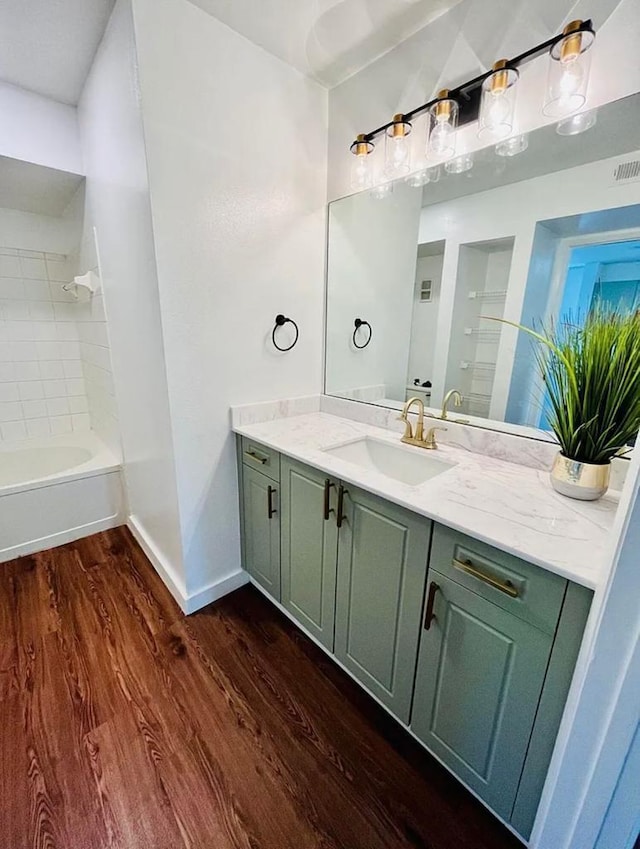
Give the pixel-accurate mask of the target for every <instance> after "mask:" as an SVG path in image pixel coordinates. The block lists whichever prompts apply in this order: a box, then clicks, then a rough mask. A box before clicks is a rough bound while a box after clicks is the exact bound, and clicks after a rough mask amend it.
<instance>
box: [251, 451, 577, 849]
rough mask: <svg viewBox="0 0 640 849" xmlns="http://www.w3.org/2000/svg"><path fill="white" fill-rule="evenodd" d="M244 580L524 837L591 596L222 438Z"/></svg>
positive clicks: (274, 455) (320, 475)
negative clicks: (228, 445) (229, 449)
mask: <svg viewBox="0 0 640 849" xmlns="http://www.w3.org/2000/svg"><path fill="white" fill-rule="evenodd" d="M238 468H239V470H240V484H241V498H240V507H241V526H242V552H243V563H244V567H245V569H246V570H247V571H248V572H249V574H250V575H251V577H252V579H253V580H254V581H255V582H256V584H258V585H259V586H260V587H261V588H262V589H264V590H265V591H266V592H267V593H268V594H269V595H270V596H271V597H273V598H274V599H276V600H278V601H279V602H280V603H281V605H282V606H283V608H284V609H285V610H286V611H287V612H288V613H289V614H290V615H291V617H292V618H293V619H294V620H295V621H297V622H298V623H299V624H300V625H301V626H302V627H304V628H305V629H306V631H307V632H308V633H309V634H311V635H312V636H313V637H315V638H316V639H317V640H318V641H319V642H320V644H321V645H323V646H324V647H325V648H326V649H327V650H328V651H329V652H330V653H332V654H333V655H334V656H335V657H336V658H337V659H338V660H339V661H340V662H341V663H342V665H343V666H344V667H345V668H346V669H347V670H348V671H349V672H350V673H351V674H352V675H353V677H354V678H355V679H356V680H358V681H359V682H360V683H361V684H362V685H363V686H364V687H365V688H366V689H367V690H368V691H369V692H370V693H372V694H373V695H374V696H375V697H376V698H378V699H379V701H380V702H382V704H384V705H385V706H386V707H387V708H388V709H389V711H390V712H391V713H392V714H393V715H394V716H396V717H397V718H398V719H399V720H400V721H401V722H402V723H403V724H404V725H405V726H408V727H409V728H410V729H411V731H412V732H413V733H414V734H415V736H416V737H417V738H418V739H419V740H421V741H422V743H423V744H424V745H425V747H426V748H427V749H428V750H429V751H430V752H431V753H432V754H434V755H435V756H436V757H438V758H439V759H440V760H441V761H442V762H443V763H444V764H445V765H446V766H448V767H449V769H450V770H451V771H452V772H453V773H454V774H456V775H457V776H458V777H459V778H460V779H461V780H462V781H464V783H465V784H466V785H467V786H468V787H470V788H471V789H472V790H473V791H474V792H475V793H476V794H477V795H478V796H479V797H480V798H481V799H483V800H484V801H485V802H486V803H487V805H488V806H489V807H490V808H491V809H492V810H494V811H495V812H496V813H497V814H499V815H500V816H501V817H502V818H503V819H504V820H505V821H506V822H508V823H510V824H511V825H512V827H513V828H514V829H515V830H516V831H517V832H518V834H520V835H522V836H523V837H524V838H525V839H526V838H528V837H529V834H530V833H531V828H532V826H533V821H534V818H535V814H536V810H537V807H538V803H539V800H540V795H541V793H542V787H543V784H544V781H545V777H546V774H547V770H548V767H549V761H550V759H551V754H552V751H553V747H554V742H555V738H556V735H557V732H558V728H559V725H560V720H561V718H562V713H563V710H564V705H565V702H566V698H567V693H568V690H569V686H570V683H571V678H572V675H573V670H574V667H575V662H576V658H577V655H578V651H579V649H580V644H581V641H582V634H583V631H584V626H585V623H586V619H587V616H588V613H589V609H590V605H591V599H592V596H593V593H592V592H591V590H588V589H585V588H584V587H580V586H578V585H576V584H572V583H571V582H569V581H567V580H566V579H564V578H562V577H560V576H558V575H555V574H553V573H551V572H549V571H547V570H545V569H541V568H539V567H537V566H534V565H532V564H530V563H526V562H524V561H522V560H520V559H519V558H517V557H514V556H513V555H510V554H507V553H505V552H503V551H500V550H498V549H496V548H493V547H492V546H490V545H487V544H486V543H483V542H479V541H478V540H476V539H474V538H472V537H469V536H466V535H465V534H462V533H459V532H458V531H453V530H451V529H449V528H446V527H444V526H442V525H437V524H433V523H432V522H431V521H430V520H429V519H426V518H424V517H422V516H419V515H417V514H415V513H412V512H411V511H409V510H406V509H404V508H402V507H399V506H398V505H395V504H392V503H391V502H389V501H386V500H385V499H383V498H379V497H378V496H374V495H372V494H371V493H369V492H365V491H363V490H361V489H358V488H357V487H353V486H350V485H348V484H345V483H344V482H342V481H340V480H337V479H334V478H331V477H329V476H327V475H326V474H325V473H324V472H321V471H319V470H318V469H315V468H313V467H311V466H307V465H304V464H302V463H300V462H298V461H296V460H292V459H290V458H288V457H286V456H285V455H280V454H278V452H274V451H272V450H271V449H269V448H267V447H266V446H263V445H260V444H259V443H255V442H251V441H249V440H247V439H246V438H244V437H243V438H242V439H239V440H238Z"/></svg>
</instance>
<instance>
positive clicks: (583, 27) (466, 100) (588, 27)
mask: <svg viewBox="0 0 640 849" xmlns="http://www.w3.org/2000/svg"><path fill="white" fill-rule="evenodd" d="M575 32H592V33H595V29H594V27H593V21H592V20H591V19H589V20H587V21H582V22H581V24H580V26H579V27H576V29H575ZM563 38H566V33H564V32H561V33H559V34H558V35H554V36H553V38H549V39H547V40H546V41H543V42H541V43H540V44H537V45H536V46H535V47H532V48H531V49H530V50H525V52H524V53H520V54H518V56H514V57H513V59H508V60H507V62H506V66H505V67H507V68H519V67H520V66H521V65H525V64H526V63H527V62H530V61H531V60H532V59H536V58H537V57H538V56H541V55H542V54H543V53H547V52H548V51H549V50H551V48H552V47H553V46H554V45H555V44H557V43H558V42H559V41H562V39H563ZM492 73H494V72H493V70H489V71H485V72H484V73H483V74H479V75H478V76H477V77H474V78H473V79H472V80H468V81H467V82H465V83H462V84H461V85H459V86H457V87H456V88H451V89H449V90H448V96H449V97H450V98H451V99H452V100H456V101H457V102H458V105H459V107H460V124H466V123H468V122H470V121H473V120H475V119H476V118H477V117H478V113H477V108H475V109H472V110H470V109H466V110H465V105H471V104H476V105H477V107H479V103H480V89H481V87H482V83H483V82H484V81H485V80H486V79H487V77H490V76H491V74H492ZM438 99H439V98H437V97H434V98H433V99H432V100H429V101H428V102H427V103H423V104H422V106H418V107H416V108H415V109H412V110H411V111H410V112H405V113H404V114H403V115H402V120H403V121H406V122H409V123H410V122H411V121H412V120H413V119H414V118H417V117H418V116H420V115H423V114H424V113H425V112H426V111H427V110H428V109H429V108H430V107H431V106H433V105H434V103H437V102H438ZM393 124H394V122H393V121H387V123H386V124H383V125H382V126H380V127H377V128H376V129H375V130H371V131H370V132H368V133H365V134H364V141H366V142H371V141H373V139H374V138H375V137H376V136H380V135H382V134H383V133H384V132H386V130H388V129H389V127H392V126H393Z"/></svg>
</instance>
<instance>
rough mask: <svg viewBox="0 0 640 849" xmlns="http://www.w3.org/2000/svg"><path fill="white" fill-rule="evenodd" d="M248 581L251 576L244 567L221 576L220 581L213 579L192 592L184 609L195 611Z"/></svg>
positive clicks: (190, 611) (186, 611) (189, 611)
mask: <svg viewBox="0 0 640 849" xmlns="http://www.w3.org/2000/svg"><path fill="white" fill-rule="evenodd" d="M248 583H249V576H248V575H247V573H246V572H245V571H244V570H243V569H239V570H238V571H237V572H234V573H233V574H232V575H228V576H227V577H226V578H221V579H220V580H218V581H213V582H212V583H210V584H207V585H206V586H204V587H202V588H201V589H199V590H197V592H195V593H192V594H191V595H190V596H189V597H188V598H187V601H186V605H185V607H183V608H182V609H183V610H184V612H185V613H195V612H196V610H200V608H202V607H205V606H206V605H207V604H211V602H212V601H217V600H218V599H219V598H222V596H225V595H228V594H229V593H231V592H233V591H234V590H237V589H238V588H239V587H243V586H244V585H245V584H248Z"/></svg>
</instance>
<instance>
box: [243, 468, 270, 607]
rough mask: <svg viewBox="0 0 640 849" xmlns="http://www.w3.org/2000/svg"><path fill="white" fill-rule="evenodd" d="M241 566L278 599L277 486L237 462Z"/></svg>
mask: <svg viewBox="0 0 640 849" xmlns="http://www.w3.org/2000/svg"><path fill="white" fill-rule="evenodd" d="M239 469H240V474H241V476H242V488H241V496H240V498H241V501H240V503H241V519H242V552H243V565H244V568H245V569H246V570H247V572H248V573H249V574H250V575H251V577H252V578H254V579H255V580H256V581H257V582H258V583H259V584H260V585H261V586H262V587H264V588H265V590H266V591H267V592H268V593H269V594H270V595H272V596H273V597H274V598H275V599H278V600H279V599H280V515H279V510H280V506H279V503H278V501H279V492H278V490H279V485H278V482H277V481H275V480H274V479H273V478H272V477H268V476H267V475H265V474H262V473H261V472H258V471H256V470H255V469H254V468H252V467H251V466H250V465H248V464H246V463H240V465H239Z"/></svg>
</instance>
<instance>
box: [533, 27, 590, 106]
mask: <svg viewBox="0 0 640 849" xmlns="http://www.w3.org/2000/svg"><path fill="white" fill-rule="evenodd" d="M580 24H581V21H574V22H573V23H571V24H569V25H568V26H566V27H565V29H564V32H565V36H564V38H562V39H561V40H560V41H557V42H556V43H555V44H554V45H553V47H552V48H551V50H550V52H549V57H550V58H549V72H548V77H547V93H546V97H545V102H544V106H543V107H542V111H543V112H544V114H545V115H549V116H550V117H551V118H564V117H565V116H567V115H571V114H572V113H573V112H577V110H578V109H581V108H582V107H583V106H584V104H585V103H586V101H587V89H588V87H589V69H590V66H591V53H590V51H589V48H590V47H591V45H592V44H593V42H594V39H595V34H594V33H593V32H590V31H589V30H586V31H584V30H577V31H576V30H575V27H576V26H579V25H580ZM572 28H573V30H572Z"/></svg>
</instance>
